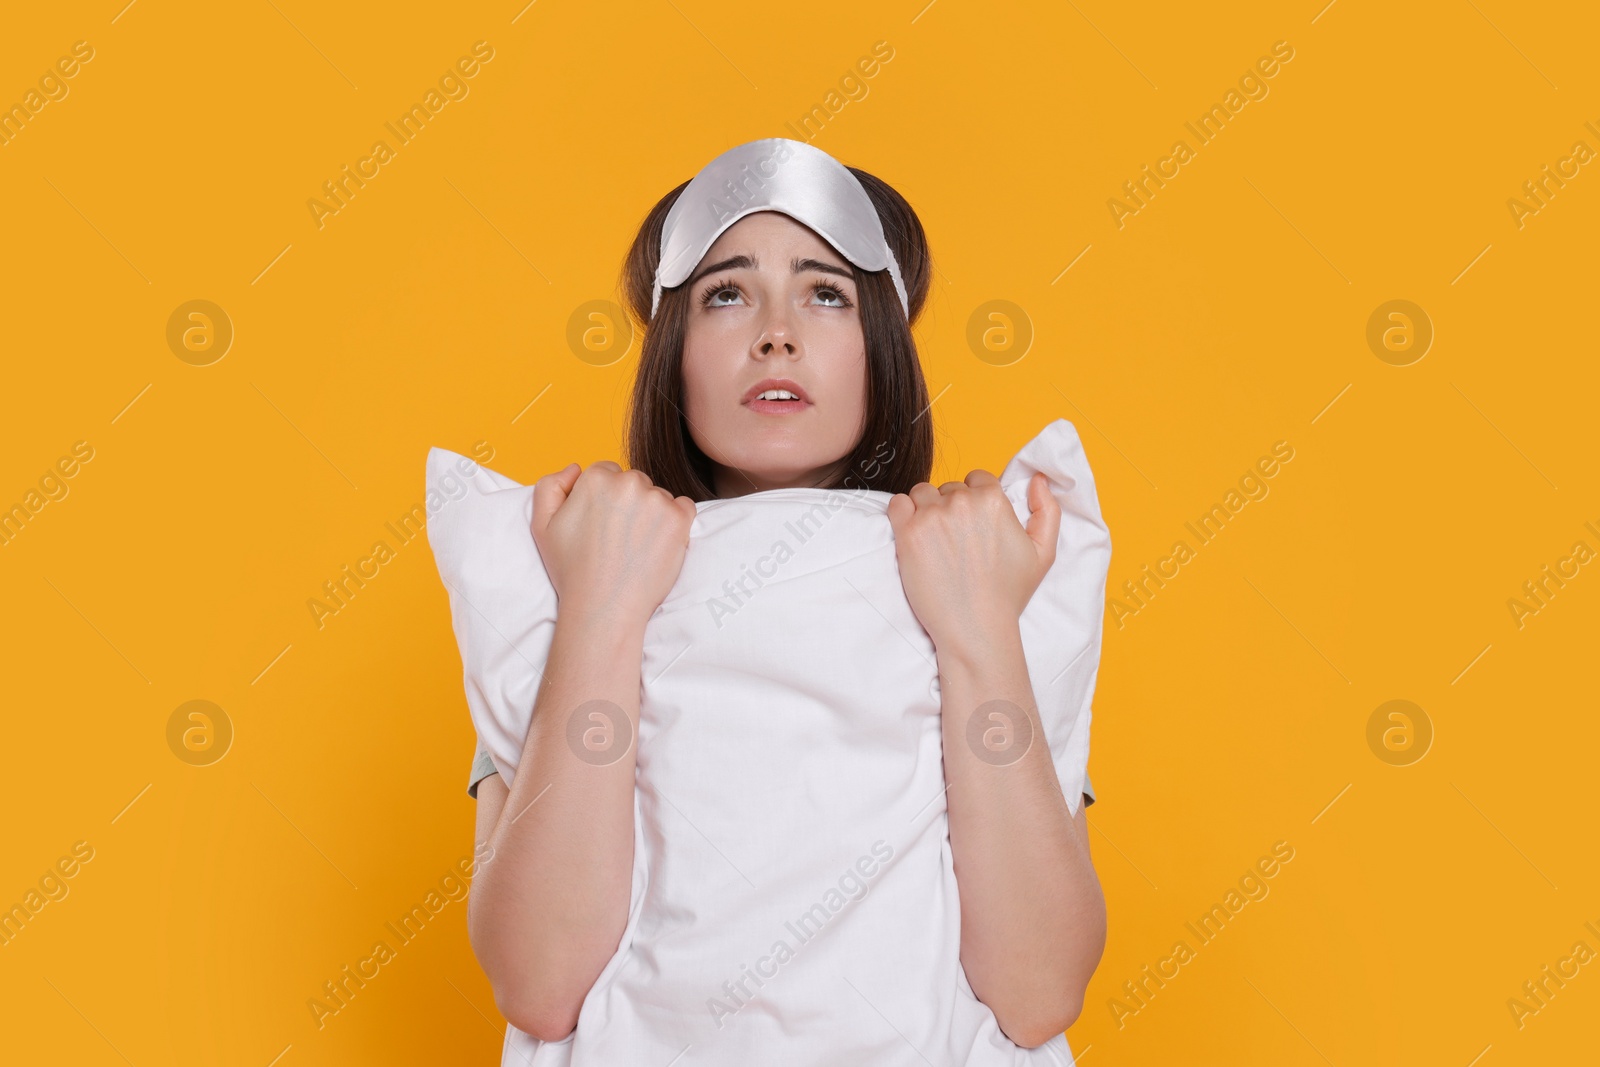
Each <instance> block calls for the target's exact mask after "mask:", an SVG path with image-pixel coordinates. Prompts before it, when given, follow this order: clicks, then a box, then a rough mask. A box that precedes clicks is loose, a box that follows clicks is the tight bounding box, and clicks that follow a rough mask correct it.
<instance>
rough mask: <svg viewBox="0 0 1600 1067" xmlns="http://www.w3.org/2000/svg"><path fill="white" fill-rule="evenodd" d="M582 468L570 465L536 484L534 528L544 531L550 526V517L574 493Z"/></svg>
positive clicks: (534, 490)
mask: <svg viewBox="0 0 1600 1067" xmlns="http://www.w3.org/2000/svg"><path fill="white" fill-rule="evenodd" d="M580 471H581V468H580V467H579V466H578V465H577V464H576V463H568V464H567V465H566V466H565V467H562V468H561V469H560V470H558V471H556V472H555V473H554V474H547V475H545V476H544V477H543V478H540V479H539V480H538V481H537V482H535V483H534V487H533V528H534V529H536V530H543V529H544V528H545V527H546V526H548V525H550V517H551V516H552V515H554V514H555V513H556V509H557V508H559V507H560V506H561V505H562V504H564V503H566V501H567V494H568V493H570V492H572V485H573V483H574V482H576V481H577V480H578V474H579V473H580Z"/></svg>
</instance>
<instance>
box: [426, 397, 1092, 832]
mask: <svg viewBox="0 0 1600 1067" xmlns="http://www.w3.org/2000/svg"><path fill="white" fill-rule="evenodd" d="M889 462H892V459H891V460H890V461H889ZM1035 471H1043V472H1044V474H1045V475H1046V477H1047V478H1048V479H1049V487H1050V491H1051V492H1052V493H1053V494H1054V496H1055V498H1056V501H1057V502H1058V503H1059V504H1060V506H1061V529H1060V534H1059V537H1058V541H1057V546H1056V559H1055V562H1054V564H1053V565H1052V566H1051V567H1050V569H1049V570H1048V571H1047V572H1046V574H1045V576H1044V578H1043V579H1042V580H1041V582H1040V584H1039V587H1038V589H1037V590H1036V591H1035V592H1034V595H1033V597H1032V599H1031V600H1030V601H1029V602H1028V605H1027V607H1026V608H1025V609H1024V611H1023V613H1022V616H1021V618H1020V620H1019V625H1020V631H1021V636H1022V643H1023V648H1024V653H1025V655H1026V659H1027V664H1028V673H1029V676H1030V679H1031V681H1032V683H1033V693H1034V697H1035V700H1036V701H1037V704H1038V710H1039V716H1040V721H1041V723H1042V725H1043V728H1044V734H1045V737H1044V739H1043V740H1044V741H1045V742H1046V743H1048V745H1049V748H1050V756H1051V760H1052V762H1053V763H1054V765H1055V770H1056V775H1057V777H1058V779H1059V781H1060V783H1061V789H1062V793H1063V794H1064V796H1065V797H1066V800H1067V803H1068V806H1069V807H1070V808H1071V810H1072V811H1073V812H1074V813H1076V811H1077V810H1078V807H1079V805H1080V804H1081V803H1082V800H1083V798H1082V793H1083V791H1084V788H1085V781H1086V767H1087V763H1088V756H1089V724H1090V719H1091V708H1090V705H1091V702H1092V699H1093V696H1094V687H1095V681H1096V678H1097V677H1098V674H1099V664H1100V644H1101V619H1102V612H1103V605H1104V603H1105V587H1106V575H1107V570H1108V567H1109V564H1110V558H1111V540H1110V535H1109V532H1108V530H1107V528H1106V524H1105V522H1104V520H1103V519H1102V517H1101V514H1100V505H1099V500H1098V498H1097V496H1096V493H1095V487H1094V478H1093V475H1092V474H1091V473H1090V470H1089V465H1088V461H1087V458H1086V457H1085V455H1084V452H1083V446H1082V442H1081V441H1080V440H1079V438H1078V434H1077V431H1076V429H1075V428H1074V427H1073V425H1072V424H1071V423H1070V422H1068V421H1066V420H1065V419H1056V420H1054V421H1053V422H1051V423H1050V424H1048V425H1047V426H1045V427H1044V429H1042V430H1041V431H1040V432H1039V433H1038V434H1037V435H1036V436H1035V437H1034V438H1033V439H1032V440H1031V441H1029V442H1028V443H1027V444H1026V445H1024V446H1023V447H1022V449H1021V450H1020V451H1018V452H1017V454H1016V455H1015V456H1014V457H1013V458H1012V459H1011V461H1010V462H1009V463H1008V464H1007V465H1006V467H1005V469H1004V470H1003V471H1002V472H1001V475H1000V484H1001V486H1002V488H1003V489H1004V491H1005V494H1006V496H1007V498H1008V499H1009V500H1010V501H1011V503H1012V505H1013V508H1014V510H1015V513H1016V515H1017V519H1018V521H1019V522H1021V523H1024V524H1025V523H1026V522H1027V519H1028V515H1029V509H1028V502H1027V489H1028V481H1029V479H1030V478H1031V477H1032V476H1033V474H1034V472H1035ZM426 481H427V493H428V497H427V498H428V500H430V501H435V500H438V501H440V507H439V509H438V511H437V512H436V513H435V514H434V515H433V516H432V517H431V518H430V520H429V522H428V524H427V531H428V540H429V543H430V545H431V546H432V549H433V553H434V559H435V562H436V564H437V566H438V569H439V575H440V578H441V579H443V581H444V584H445V586H446V588H447V589H448V591H449V599H450V611H451V619H452V623H453V626H454V630H455V635H456V640H457V644H458V646H459V648H460V652H461V660H462V666H463V670H464V675H465V685H466V696H467V706H468V709H469V711H470V713H471V716H472V722H473V726H474V728H475V729H476V731H477V734H478V737H479V739H480V741H481V743H482V744H483V746H484V747H485V748H486V749H487V751H488V753H489V756H490V758H491V759H492V761H493V763H494V766H495V769H496V770H497V771H499V773H500V774H501V775H502V777H503V778H504V780H505V782H506V784H507V786H508V787H509V785H510V784H511V782H512V781H513V780H514V777H515V774H516V769H517V764H518V761H519V760H520V758H521V756H522V749H523V742H524V740H525V739H526V737H527V732H528V725H529V721H530V719H531V717H532V711H533V703H534V698H535V695H536V693H537V692H538V687H539V682H540V678H541V677H542V671H543V667H544V663H545V660H546V657H547V656H548V655H549V651H550V643H551V639H552V637H553V635H554V632H555V621H556V615H557V602H556V593H555V589H554V587H553V586H552V585H551V583H550V579H549V576H548V575H547V574H546V572H545V569H544V565H543V563H542V561H541V560H540V557H539V552H538V548H537V546H536V545H535V543H534V540H533V536H532V534H531V532H530V530H529V523H530V521H531V518H532V513H533V494H534V487H533V486H532V485H522V484H519V483H518V482H516V481H514V480H513V479H511V478H508V477H506V476H505V475H503V474H499V473H497V472H495V471H492V470H488V469H486V468H484V467H481V466H479V465H478V464H477V463H475V462H474V461H473V460H471V459H469V458H467V457H465V456H461V455H458V454H457V453H454V452H450V451H446V450H444V449H440V448H434V449H431V450H430V451H429V453H428V463H427V479H426ZM435 494H437V495H435ZM890 497H891V494H889V493H886V492H880V491H876V490H864V489H856V490H826V489H777V490H770V491H767V492H760V493H752V494H749V495H746V496H740V497H733V498H729V499H724V500H709V501H702V502H700V503H699V504H697V505H696V513H697V514H696V518H695V520H694V522H693V525H692V526H691V528H690V534H689V546H688V548H687V550H686V553H685V557H684V562H683V567H682V570H681V572H680V574H679V576H678V579H677V581H676V583H675V584H674V585H673V587H672V589H671V591H670V592H669V593H668V595H667V597H666V599H665V600H664V601H663V603H662V604H661V606H660V607H659V608H657V609H656V611H655V613H654V614H653V615H652V616H651V618H650V620H649V621H648V623H647V624H646V628H645V638H644V658H643V670H642V677H641V685H642V688H641V697H640V723H639V737H638V739H637V743H638V745H639V753H638V767H639V776H640V778H639V780H640V782H641V784H645V783H646V782H647V781H648V777H647V776H648V775H649V774H651V773H653V772H654V771H657V770H660V771H662V772H667V773H670V774H673V775H676V774H688V773H693V774H702V773H708V774H712V775H717V774H721V773H723V772H724V771H725V770H726V769H727V768H728V767H729V766H730V765H734V764H739V763H747V762H748V761H749V760H750V759H751V758H760V755H761V753H762V752H763V751H765V750H767V749H769V748H770V746H771V745H772V743H773V740H774V739H773V737H772V734H771V732H770V731H767V730H766V728H765V725H764V723H763V720H762V714H763V713H764V712H766V713H770V712H775V711H778V710H780V709H785V708H787V709H789V710H790V711H792V712H794V713H795V714H797V715H798V716H799V717H800V719H801V721H803V722H804V723H806V724H807V726H806V728H804V729H801V730H799V732H798V736H796V738H795V739H796V740H797V741H801V742H803V743H804V745H805V746H806V751H808V752H810V754H811V755H813V756H821V755H822V754H823V753H824V752H826V751H829V746H828V745H827V744H823V745H821V746H818V745H817V742H818V740H819V738H817V737H816V736H815V734H814V733H812V732H811V731H812V730H815V731H825V732H828V733H829V736H830V737H831V738H832V739H834V740H839V739H848V738H849V737H851V736H852V735H855V736H861V735H863V734H865V735H871V734H872V733H873V731H874V730H875V729H880V728H881V727H882V725H883V723H884V722H891V721H893V720H896V719H906V718H907V717H911V718H925V717H926V716H928V715H930V714H931V715H933V716H934V719H935V724H936V720H937V713H938V710H939V706H938V699H939V698H938V676H937V668H936V657H935V653H934V648H933V644H932V641H931V640H930V638H929V637H928V635H927V633H926V631H924V630H923V629H922V627H921V625H920V624H919V623H918V621H917V619H916V616H915V614H914V613H913V612H912V610H911V607H910V604H909V603H908V602H907V600H906V598H905V593H904V590H903V588H902V586H901V584H900V577H899V567H898V563H897V561H896V557H895V552H894V533H893V529H892V527H891V526H890V524H889V518H888V514H887V508H888V503H889V499H890ZM430 510H432V508H431V506H430ZM797 698H798V701H799V703H800V704H802V705H804V707H803V708H796V707H795V706H794V705H795V702H796V700H797ZM694 718H699V719H701V720H702V722H701V723H700V724H699V726H698V727H697V728H694V729H692V730H690V731H688V732H690V733H692V734H693V735H694V736H696V737H699V738H701V739H702V741H703V743H704V744H705V745H707V746H709V750H706V751H700V752H698V753H697V754H696V755H695V758H694V759H692V760H690V761H689V765H688V766H687V767H678V766H675V765H667V764H664V763H662V762H661V761H654V760H652V759H651V758H650V757H651V744H652V739H653V738H662V737H670V736H671V734H672V732H673V731H674V730H675V729H677V728H679V727H682V726H683V725H684V723H685V721H686V720H692V719H694ZM795 732H796V724H794V723H790V724H788V725H787V728H786V729H784V730H780V731H778V734H779V735H781V736H786V735H792V734H795ZM879 740H882V738H881V737H880V738H879ZM974 740H975V742H976V743H980V744H981V743H982V741H981V740H980V739H976V738H975V739H974ZM1037 740H1038V739H1035V741H1036V742H1037ZM812 750H814V751H812ZM773 754H774V755H775V756H781V755H783V753H782V751H781V749H779V750H774V751H773ZM871 754H872V750H871V748H870V747H868V748H866V749H863V750H860V751H857V752H855V753H850V752H844V753H841V754H840V755H841V757H842V758H843V760H844V762H845V763H846V764H847V765H849V766H840V767H836V768H830V767H827V766H826V765H825V764H824V765H821V766H819V767H818V770H819V771H820V772H823V773H829V774H842V773H845V772H846V771H847V770H850V769H852V768H853V769H854V770H855V771H857V772H865V773H871V772H872V771H873V768H872V767H871V766H870V765H868V766H862V765H861V764H862V763H863V761H864V760H866V759H868V758H869V757H870V756H871ZM788 755H790V756H796V755H799V753H795V752H790V753H788ZM1001 758H1005V759H1007V760H1009V759H1010V758H1014V757H1001ZM658 784H659V785H660V786H661V788H662V790H663V792H664V794H666V795H670V794H671V793H672V791H673V788H674V786H676V785H677V783H676V782H675V781H673V780H670V779H669V780H664V781H661V782H660V783H658ZM941 806H942V805H941ZM750 817H751V818H752V819H758V818H760V817H762V816H761V815H760V814H759V813H758V812H756V811H754V810H752V811H751V812H750Z"/></svg>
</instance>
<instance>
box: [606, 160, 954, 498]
mask: <svg viewBox="0 0 1600 1067" xmlns="http://www.w3.org/2000/svg"><path fill="white" fill-rule="evenodd" d="M849 170H850V173H852V174H854V175H855V176H856V178H857V179H859V180H860V182H861V185H862V187H863V188H864V189H865V190H866V191H867V196H868V197H869V198H870V199H871V200H872V204H873V206H874V207H875V208H877V210H878V218H879V219H881V220H882V222H883V232H884V236H885V238H887V240H888V242H889V248H890V250H891V251H893V252H894V257H895V260H896V261H897V262H898V264H899V267H900V274H901V280H902V282H903V283H904V285H905V287H906V297H907V303H908V304H909V305H910V318H909V321H908V320H907V318H906V316H904V315H902V314H901V311H900V295H899V294H898V293H897V292H896V291H895V287H894V282H893V280H891V279H890V277H889V272H888V271H886V270H882V271H873V272H871V273H868V272H865V271H862V270H861V269H860V268H858V267H856V266H855V265H854V264H850V270H851V273H852V274H853V275H854V276H855V283H856V292H857V294H858V297H859V301H858V304H859V308H860V315H861V332H862V335H863V339H864V340H865V342H866V356H867V391H866V416H865V421H864V425H863V427H862V433H861V437H860V439H859V440H858V441H857V442H856V445H855V448H854V449H853V450H852V451H851V452H850V454H849V455H847V456H845V457H843V458H842V459H841V460H840V461H839V464H838V466H837V467H836V468H835V470H834V472H833V474H832V475H831V476H830V477H829V478H828V479H827V480H826V481H825V482H824V484H823V485H822V486H820V487H819V488H825V489H876V490H880V491H882V492H886V493H905V492H909V491H910V489H911V487H912V486H913V485H916V484H917V483H918V482H925V481H927V480H928V479H929V477H930V476H931V474H932V471H933V425H932V422H933V420H932V417H931V415H930V414H929V413H928V387H927V383H926V382H925V381H924V380H923V377H922V365H921V363H920V362H919V361H918V358H917V344H916V341H915V340H914V339H913V338H912V336H911V325H912V323H915V322H916V320H917V317H918V316H919V315H920V314H921V312H922V307H923V303H924V302H925V301H926V299H927V296H928V279H929V275H930V274H931V272H932V261H931V258H930V255H929V252H928V241H927V237H926V236H925V235H924V233H923V231H922V223H921V221H920V220H919V219H918V218H917V215H916V212H915V211H913V210H912V209H911V205H910V204H909V203H907V202H906V199H905V198H904V197H903V196H901V195H900V194H899V193H898V192H896V191H895V190H894V189H893V188H892V187H890V186H889V185H888V184H887V183H885V182H884V181H882V180H881V179H879V178H876V177H874V176H873V175H871V174H868V173H867V172H866V171H864V170H857V169H856V168H855V167H850V168H849ZM688 184H689V183H688V182H684V183H683V185H680V186H678V187H677V188H676V189H674V190H672V191H671V192H670V193H668V194H667V195H666V196H664V197H662V198H661V200H660V201H659V202H658V203H657V204H656V206H655V207H653V208H651V209H650V214H648V215H647V216H645V220H644V222H643V224H641V225H640V227H639V232H638V234H637V235H636V236H635V237H634V239H633V246H632V247H631V248H629V249H628V255H627V258H626V260H625V261H624V263H623V269H622V286H623V294H624V297H625V298H626V300H627V303H628V309H629V311H630V312H631V313H632V315H633V317H634V319H635V320H636V322H638V324H639V326H640V329H641V330H642V332H643V334H644V345H643V349H642V351H641V353H640V356H639V371H638V375H637V376H636V377H635V379H634V383H633V396H632V399H631V400H630V402H629V406H628V408H629V410H628V418H627V439H626V446H625V451H626V453H627V457H628V466H629V467H632V468H633V469H635V470H640V471H643V472H644V473H645V474H647V475H649V476H650V480H651V481H652V482H654V483H655V484H656V485H658V486H660V487H661V488H663V489H665V490H666V491H667V492H669V493H671V494H672V495H674V496H686V497H688V498H689V499H690V500H694V501H697V502H698V501H701V500H713V499H715V498H716V496H717V493H716V489H715V482H714V481H713V478H712V463H711V459H710V458H709V457H708V456H706V454H705V453H704V452H702V451H701V450H700V447H699V446H698V445H696V444H695V442H694V438H693V437H691V436H690V434H689V426H688V420H687V419H686V418H685V416H684V414H683V397H684V389H683V338H684V330H685V327H686V324H687V321H688V309H689V303H690V299H691V293H690V292H689V287H688V286H686V285H679V286H677V287H675V288H672V289H663V290H662V291H661V303H660V306H659V307H658V308H657V309H656V315H655V319H654V321H651V320H650V298H651V294H652V292H653V289H654V285H655V272H656V263H657V261H658V260H659V259H660V256H661V228H662V226H663V225H664V224H665V222H666V218H667V212H668V211H670V210H671V209H672V205H673V203H674V202H675V201H676V200H677V199H678V196H679V194H680V193H682V192H683V189H684V186H686V185H688ZM847 262H848V261H847Z"/></svg>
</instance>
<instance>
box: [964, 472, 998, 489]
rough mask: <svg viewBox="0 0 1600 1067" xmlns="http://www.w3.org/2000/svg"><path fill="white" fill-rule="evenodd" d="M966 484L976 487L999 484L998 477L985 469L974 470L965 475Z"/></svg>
mask: <svg viewBox="0 0 1600 1067" xmlns="http://www.w3.org/2000/svg"><path fill="white" fill-rule="evenodd" d="M966 484H967V485H970V486H971V487H972V488H974V489H976V488H977V487H978V486H980V485H999V484H1000V479H999V478H996V477H995V476H994V475H992V474H990V473H989V472H988V471H986V470H975V471H973V472H971V473H970V474H968V475H967V481H966Z"/></svg>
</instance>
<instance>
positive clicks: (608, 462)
mask: <svg viewBox="0 0 1600 1067" xmlns="http://www.w3.org/2000/svg"><path fill="white" fill-rule="evenodd" d="M596 467H609V468H610V469H611V470H614V471H621V470H622V467H621V466H620V465H619V464H618V463H617V461H616V460H614V459H602V460H600V461H599V462H596V463H591V464H589V469H590V470H594V469H595V468H596Z"/></svg>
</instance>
